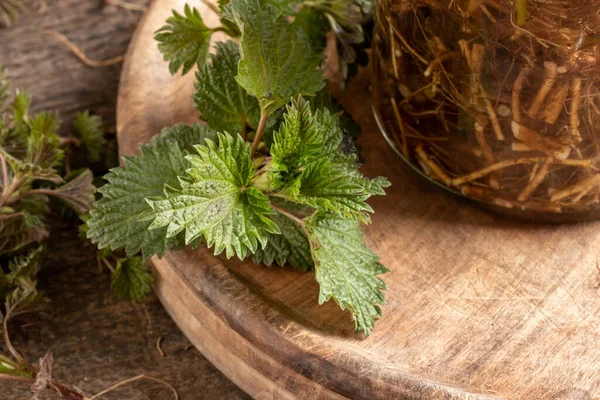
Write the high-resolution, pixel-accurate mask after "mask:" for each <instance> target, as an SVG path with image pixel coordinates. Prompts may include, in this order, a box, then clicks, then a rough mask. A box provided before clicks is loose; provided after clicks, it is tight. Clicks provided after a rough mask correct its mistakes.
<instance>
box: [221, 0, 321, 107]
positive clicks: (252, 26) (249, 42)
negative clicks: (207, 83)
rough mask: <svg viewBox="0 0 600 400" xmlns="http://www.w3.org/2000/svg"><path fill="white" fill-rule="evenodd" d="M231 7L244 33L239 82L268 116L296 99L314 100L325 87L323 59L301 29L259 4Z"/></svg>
mask: <svg viewBox="0 0 600 400" xmlns="http://www.w3.org/2000/svg"><path fill="white" fill-rule="evenodd" d="M227 7H228V8H227V10H228V13H230V15H231V16H232V18H233V19H234V21H235V22H236V23H237V25H238V27H239V29H240V31H241V33H242V38H241V41H240V49H241V61H240V63H239V66H238V76H237V78H236V79H237V81H238V83H239V84H240V85H241V86H242V87H243V88H244V89H246V91H247V92H248V93H250V94H251V95H253V96H255V97H257V98H258V101H259V103H260V107H261V109H262V110H263V111H264V112H265V113H266V114H270V113H272V112H273V111H275V110H276V109H278V108H279V107H281V106H283V105H284V104H286V103H287V102H288V101H289V99H290V98H291V97H292V96H296V95H308V96H312V95H314V94H315V93H316V92H317V91H319V90H320V89H321V88H322V87H323V86H324V81H323V76H322V73H321V71H320V70H318V69H317V67H318V66H319V65H320V63H321V58H320V55H319V54H318V53H315V52H314V51H313V50H312V49H311V45H310V43H309V41H308V40H307V38H306V35H305V32H304V30H303V29H302V28H301V27H299V26H296V25H294V24H290V23H288V21H287V19H286V17H285V15H282V14H280V13H278V12H277V10H276V9H275V8H273V7H272V6H270V5H261V3H260V2H259V1H258V0H233V1H231V2H230V3H229V5H228V6H227Z"/></svg>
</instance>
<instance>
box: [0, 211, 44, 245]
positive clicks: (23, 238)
mask: <svg viewBox="0 0 600 400" xmlns="http://www.w3.org/2000/svg"><path fill="white" fill-rule="evenodd" d="M31 216H32V214H28V213H26V212H23V215H17V216H14V217H12V218H9V219H5V220H2V221H0V254H10V253H14V252H16V251H19V250H21V249H22V248H24V247H26V246H28V245H30V244H32V243H39V242H41V241H42V240H44V239H45V238H47V237H48V231H47V229H46V227H45V226H44V225H43V223H42V222H41V221H40V220H39V218H38V219H35V218H31Z"/></svg>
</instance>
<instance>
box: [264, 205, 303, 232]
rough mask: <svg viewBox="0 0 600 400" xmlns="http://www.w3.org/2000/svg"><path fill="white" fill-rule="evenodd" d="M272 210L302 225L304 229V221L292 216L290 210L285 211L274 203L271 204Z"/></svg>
mask: <svg viewBox="0 0 600 400" xmlns="http://www.w3.org/2000/svg"><path fill="white" fill-rule="evenodd" d="M271 208H272V209H273V210H275V211H277V212H278V213H279V214H281V215H284V216H286V217H288V218H289V219H291V220H292V221H294V222H296V223H297V224H299V225H301V226H302V227H304V225H305V224H304V220H303V219H302V218H300V217H298V216H296V215H294V214H292V213H291V212H289V211H288V210H285V209H283V208H281V207H279V206H277V205H275V204H273V203H271Z"/></svg>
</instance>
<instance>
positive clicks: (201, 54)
mask: <svg viewBox="0 0 600 400" xmlns="http://www.w3.org/2000/svg"><path fill="white" fill-rule="evenodd" d="M183 14H184V15H181V14H179V13H178V12H177V11H175V10H173V16H172V17H170V18H169V19H167V24H166V25H164V26H163V27H162V28H160V29H159V30H158V31H156V34H155V36H154V39H155V40H156V41H158V49H159V50H160V52H161V53H162V54H163V57H164V60H165V61H168V62H169V71H170V72H171V74H173V75H175V74H176V73H177V71H179V69H180V68H181V67H182V66H183V71H182V74H183V75H185V74H187V73H188V72H189V71H190V70H191V69H192V67H193V66H194V65H196V64H197V65H198V66H200V67H201V66H202V65H203V64H204V62H205V61H206V58H207V57H208V49H209V47H210V37H211V35H212V31H211V30H210V29H208V28H207V27H206V25H204V21H203V20H202V16H200V13H199V12H198V10H196V9H195V8H193V9H192V8H190V6H189V5H187V4H186V5H185V8H184V11H183Z"/></svg>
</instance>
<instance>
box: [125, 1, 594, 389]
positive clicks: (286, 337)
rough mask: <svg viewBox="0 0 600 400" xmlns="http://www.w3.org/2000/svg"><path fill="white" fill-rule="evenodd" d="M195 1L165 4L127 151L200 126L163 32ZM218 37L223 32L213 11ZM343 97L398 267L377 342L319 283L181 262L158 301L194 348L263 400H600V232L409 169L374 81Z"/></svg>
mask: <svg viewBox="0 0 600 400" xmlns="http://www.w3.org/2000/svg"><path fill="white" fill-rule="evenodd" d="M183 6H184V0H161V1H158V0H156V1H154V3H153V4H152V5H151V7H150V9H149V10H148V12H147V15H146V17H145V18H144V20H143V22H142V23H141V24H140V26H139V28H138V31H137V34H136V35H135V37H134V39H133V41H132V43H131V47H130V50H129V53H128V55H127V60H126V62H125V65H124V69H123V74H122V81H121V87H120V93H119V103H118V115H117V118H118V135H119V136H118V137H119V144H120V151H121V153H122V154H128V155H129V154H136V153H137V152H138V145H139V143H142V142H146V141H148V140H149V139H150V137H151V136H152V135H154V134H156V133H158V132H159V131H160V129H161V128H162V127H164V126H168V125H172V124H174V123H176V122H188V123H192V122H194V121H196V120H197V119H198V114H197V113H196V112H195V111H194V108H193V104H192V101H191V99H190V94H191V92H192V90H193V87H192V82H193V80H194V76H193V74H188V75H187V76H185V77H180V76H176V77H171V76H170V75H169V72H168V69H167V64H166V63H165V62H164V61H163V60H162V58H161V56H160V54H159V52H158V50H157V47H156V44H155V43H154V41H153V39H152V36H153V32H154V31H155V30H156V29H158V28H159V27H160V26H161V25H163V23H164V20H165V19H166V18H167V17H168V16H169V15H170V10H171V9H173V8H174V9H176V10H179V11H180V12H181V11H182V10H183ZM195 6H196V7H197V8H198V9H200V10H201V11H202V13H203V15H204V16H205V18H206V20H207V24H208V25H209V26H215V25H217V23H218V20H217V19H216V17H215V15H214V14H212V12H211V11H210V10H209V9H208V8H207V7H206V6H205V5H204V4H203V3H201V2H196V4H195ZM342 101H343V103H344V104H345V106H346V108H347V109H348V110H349V111H350V112H351V114H352V115H353V116H354V118H355V119H356V120H357V121H358V122H359V123H360V124H361V126H362V130H363V136H362V138H361V144H362V145H363V151H364V155H365V157H366V159H367V161H368V163H367V164H366V165H365V166H364V171H365V172H366V174H367V175H369V176H376V175H385V176H387V177H388V178H389V179H390V180H391V182H392V187H391V188H390V189H389V190H388V193H389V194H388V196H387V197H385V198H383V197H379V198H375V199H373V201H372V202H371V204H372V206H373V208H374V209H375V212H376V213H375V215H374V216H373V224H371V225H369V226H368V227H366V228H365V232H366V240H367V242H368V245H369V246H370V247H371V248H372V249H373V250H374V251H375V252H376V253H378V254H380V255H381V257H382V261H383V263H384V264H385V265H386V266H387V267H388V268H389V269H390V270H391V272H390V273H389V274H387V275H386V276H385V278H384V279H385V281H386V282H387V284H388V286H389V291H388V292H387V293H386V298H387V301H388V304H387V305H386V306H385V307H384V308H383V312H384V315H383V318H382V319H381V320H379V321H378V323H377V324H376V327H375V330H374V332H373V334H372V335H371V336H370V337H369V338H365V337H363V336H362V335H360V334H356V333H354V332H353V324H352V322H351V319H350V315H349V314H348V313H346V312H343V311H341V310H340V309H339V308H338V307H337V306H336V305H335V304H331V303H328V304H325V305H322V306H318V305H317V304H318V303H317V297H318V286H317V284H316V282H315V279H314V275H313V274H312V273H307V274H299V273H296V272H294V271H292V270H291V269H288V268H278V267H272V268H267V267H263V266H256V265H253V264H251V263H249V262H239V261H236V260H233V259H232V260H226V259H224V258H222V257H215V256H213V255H212V251H209V250H206V249H200V250H197V251H190V250H184V251H177V252H171V253H169V254H167V255H166V256H165V257H164V258H163V259H162V260H159V259H157V258H154V259H153V260H152V263H153V265H154V267H155V269H156V292H157V294H158V296H159V297H160V298H161V300H162V302H163V304H164V306H165V308H166V309H167V310H168V312H169V313H170V314H171V316H172V317H173V319H174V320H175V321H176V322H177V324H178V325H179V327H180V328H181V329H182V330H183V332H185V334H186V335H187V336H188V337H189V338H190V339H191V340H192V342H193V343H194V344H195V345H196V347H197V348H198V349H199V350H200V351H201V352H202V353H203V354H204V355H205V356H206V357H207V358H208V359H209V360H211V362H213V363H214V364H215V365H216V366H217V367H218V368H219V369H220V370H221V371H223V372H224V373H225V374H226V375H227V376H228V377H229V378H230V379H232V380H233V381H234V382H235V383H236V384H237V385H239V386H240V387H241V388H242V389H243V390H245V391H246V392H248V393H249V394H251V395H252V396H254V397H256V398H261V399H266V398H273V399H288V398H306V399H317V398H327V399H329V398H343V397H348V398H354V399H361V398H362V399H383V398H388V399H392V398H393V399H398V398H408V399H413V398H435V399H437V398H496V397H500V398H514V399H550V398H556V399H590V398H597V397H598V396H600V390H599V389H600V324H599V320H598V313H599V312H600V296H599V291H598V287H599V286H600V276H599V270H598V268H597V260H598V259H600V239H599V234H600V224H599V223H598V222H593V223H581V224H572V225H532V224H525V223H521V222H515V221H511V220H508V219H505V218H502V217H500V216H497V215H494V214H492V213H489V212H487V211H483V210H481V209H479V208H477V207H475V206H473V205H472V204H471V203H469V202H466V201H463V200H461V199H458V198H455V197H453V196H451V195H448V194H446V193H444V192H441V191H439V190H438V189H436V188H433V187H432V186H430V185H428V184H426V183H424V182H423V181H422V180H421V178H419V177H417V176H415V175H414V173H412V172H411V171H410V170H409V169H408V168H407V167H405V166H403V165H402V164H401V162H400V160H399V159H398V158H397V157H396V156H395V154H394V153H393V152H392V151H391V150H390V149H389V148H388V146H387V144H386V142H385V141H384V139H383V138H382V136H381V134H380V133H379V131H378V130H377V128H376V125H375V123H374V119H373V117H372V115H371V107H370V98H369V76H368V71H362V73H361V75H360V76H359V78H357V79H356V80H355V81H354V82H353V83H352V85H351V86H350V88H349V89H348V90H347V92H346V93H345V94H343V96H342Z"/></svg>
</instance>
